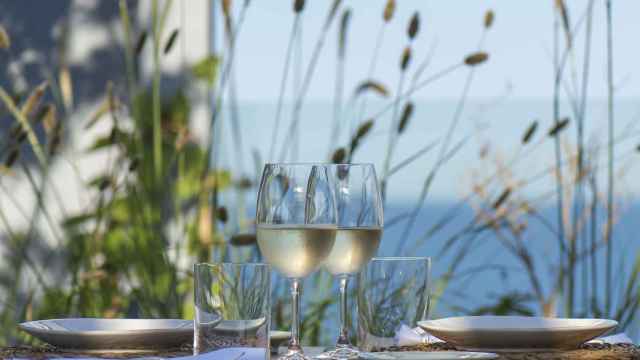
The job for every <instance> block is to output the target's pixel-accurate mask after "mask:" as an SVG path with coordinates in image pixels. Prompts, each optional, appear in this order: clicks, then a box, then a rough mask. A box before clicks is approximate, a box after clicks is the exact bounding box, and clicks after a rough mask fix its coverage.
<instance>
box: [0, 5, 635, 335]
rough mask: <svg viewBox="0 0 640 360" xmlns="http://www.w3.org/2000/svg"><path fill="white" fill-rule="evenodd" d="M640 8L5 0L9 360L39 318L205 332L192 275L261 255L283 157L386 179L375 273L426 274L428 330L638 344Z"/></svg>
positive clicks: (317, 313)
mask: <svg viewBox="0 0 640 360" xmlns="http://www.w3.org/2000/svg"><path fill="white" fill-rule="evenodd" d="M638 11H640V4H638V3H635V2H631V1H626V2H615V3H613V4H611V3H610V1H607V0H599V1H592V0H589V1H583V2H568V1H567V2H566V3H565V2H563V1H561V0H556V1H552V0H549V1H543V2H535V3H534V2H530V3H512V2H506V1H477V2H473V3H469V2H464V1H449V2H436V1H418V0H398V1H389V0H376V1H369V2H367V3H366V4H365V3H363V2H357V1H349V0H344V1H325V2H308V1H307V2H304V1H289V2H287V1H278V2H274V1H265V0H251V1H248V0H245V1H241V0H236V1H231V0H225V1H223V0H191V1H188V2H187V1H184V0H182V1H180V0H175V1H170V0H167V1H160V0H144V1H143V0H140V1H124V0H121V1H109V2H107V1H97V0H83V1H56V2H42V1H35V0H23V1H20V2H6V1H5V2H3V3H2V4H0V25H1V26H2V27H1V28H0V63H1V64H2V69H3V71H2V73H1V74H0V86H2V89H1V91H0V97H1V98H2V99H1V100H2V102H1V104H0V117H1V118H2V119H1V121H0V131H1V132H0V161H1V163H0V244H1V245H2V246H1V249H2V250H0V251H1V252H0V253H1V254H2V258H3V259H4V261H3V262H0V311H1V312H0V316H1V318H0V321H2V324H3V328H4V329H10V330H7V331H5V332H3V334H1V335H0V343H3V344H13V343H19V342H25V341H26V342H29V341H33V340H32V339H30V338H27V337H25V336H24V335H23V334H20V333H18V332H17V330H13V329H15V324H16V323H17V322H21V321H25V320H30V319H40V318H46V317H51V318H53V317H68V316H96V317H98V316H100V317H185V318H190V317H191V316H192V313H193V310H192V303H193V299H192V291H193V289H192V286H193V285H192V273H191V266H192V264H193V263H195V262H198V261H210V262H211V261H223V260H224V261H249V260H252V261H255V260H260V259H261V257H260V254H259V251H258V249H257V246H256V244H255V229H254V224H253V218H254V211H255V197H256V191H257V181H258V180H259V177H260V174H261V171H262V166H263V164H264V163H265V162H275V161H304V162H310V161H333V162H372V163H374V164H375V165H376V169H377V171H378V176H379V178H380V180H381V181H382V183H383V187H384V189H385V191H384V195H385V231H384V237H383V240H382V243H381V247H380V249H379V251H378V254H379V255H384V256H391V255H424V256H432V257H433V261H434V268H433V275H434V276H433V289H432V290H433V295H434V297H433V307H432V314H431V316H432V317H442V316H449V315H453V314H520V315H547V316H566V317H608V318H615V319H617V320H618V321H619V322H620V324H621V329H623V330H625V331H626V332H627V333H628V334H629V335H631V336H632V338H634V339H635V340H636V341H637V340H638V339H639V338H638V335H639V331H638V318H637V310H638V307H639V306H640V279H639V278H638V275H639V272H640V245H639V244H640V243H639V242H638V241H637V239H635V237H634V235H635V227H636V226H637V221H635V220H636V219H637V218H638V215H640V207H639V206H638V205H639V204H638V202H637V200H636V197H637V194H638V192H639V191H640V187H638V185H637V184H636V183H637V182H635V181H633V179H634V178H637V176H639V175H640V173H639V172H638V169H637V166H635V165H636V162H637V156H638V154H637V152H638V143H639V141H638V140H639V139H638V131H639V129H638V128H637V123H638V121H637V120H638V116H639V115H640V113H639V110H640V109H639V108H638V107H637V104H636V102H635V99H636V98H637V97H638V96H639V95H640V83H639V82H638V81H637V80H636V78H637V77H638V76H640V74H639V73H638V71H639V70H638V68H637V64H636V59H637V58H638V55H639V54H638V49H637V46H635V45H634V44H635V42H634V40H635V39H634V34H636V33H638V32H639V31H640V23H638V22H637V21H635V19H634V18H633V16H634V14H637V13H638ZM333 283H334V282H333V281H332V279H331V277H330V276H329V275H328V274H327V273H325V272H324V271H320V272H318V273H316V274H314V275H313V276H312V277H310V278H308V279H306V280H305V283H304V286H305V291H304V294H305V295H304V299H303V302H304V304H303V309H304V310H303V314H304V317H303V320H304V323H303V342H304V343H306V344H319V343H321V344H329V343H331V341H332V339H333V337H334V333H335V329H336V324H337V309H336V306H335V305H336V304H335V302H336V300H337V296H336V293H335V289H333V290H332V291H329V289H330V288H332V286H333ZM273 291H274V306H273V316H274V317H273V327H274V328H279V329H287V328H288V326H289V313H288V311H289V306H288V303H287V302H288V301H289V298H288V290H287V285H286V281H284V279H281V278H277V280H276V282H275V287H274V290H273ZM353 298H354V297H352V299H353Z"/></svg>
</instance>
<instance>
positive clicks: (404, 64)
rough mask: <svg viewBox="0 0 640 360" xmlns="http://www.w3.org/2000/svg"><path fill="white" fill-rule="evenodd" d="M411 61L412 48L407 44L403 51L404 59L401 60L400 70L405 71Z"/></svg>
mask: <svg viewBox="0 0 640 360" xmlns="http://www.w3.org/2000/svg"><path fill="white" fill-rule="evenodd" d="M410 63H411V48H410V47H409V46H407V47H406V48H404V51H402V59H401V60H400V70H402V71H405V70H407V67H409V64H410Z"/></svg>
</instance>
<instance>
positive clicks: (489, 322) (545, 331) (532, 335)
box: [418, 316, 618, 351]
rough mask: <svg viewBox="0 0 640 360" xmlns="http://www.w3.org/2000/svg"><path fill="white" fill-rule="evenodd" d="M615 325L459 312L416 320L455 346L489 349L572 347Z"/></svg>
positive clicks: (523, 349)
mask: <svg viewBox="0 0 640 360" xmlns="http://www.w3.org/2000/svg"><path fill="white" fill-rule="evenodd" d="M617 325H618V323H617V322H616V321H613V320H604V319H557V318H542V317H523V316H462V317H451V318H445V319H439V320H428V321H421V322H418V326H420V327H421V328H423V329H425V330H426V331H428V332H429V333H431V334H432V335H434V336H436V337H438V338H440V339H442V340H445V341H446V342H448V343H451V344H453V345H455V346H456V347H458V348H461V349H468V350H492V351H544V350H549V349H575V348H577V347H579V346H580V345H581V344H583V343H584V342H586V341H589V340H591V339H593V338H595V337H597V336H600V335H602V334H604V333H606V332H608V331H610V330H611V329H613V328H615V327H616V326H617Z"/></svg>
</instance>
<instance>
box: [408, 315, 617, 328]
mask: <svg viewBox="0 0 640 360" xmlns="http://www.w3.org/2000/svg"><path fill="white" fill-rule="evenodd" d="M483 317H485V318H486V316H452V317H446V318H441V319H434V320H423V321H419V322H418V323H417V325H418V326H420V327H421V328H423V329H425V330H427V331H429V330H430V329H437V330H438V331H446V332H468V331H481V332H505V331H509V332H551V331H580V330H596V329H598V330H599V329H613V328H615V327H616V326H618V322H617V321H615V320H611V319H596V318H584V319H581V318H550V317H539V316H534V317H532V316H490V317H492V318H496V319H499V318H511V319H522V318H526V319H542V320H554V321H566V322H570V321H576V320H579V321H589V320H591V321H593V322H594V323H593V324H591V325H589V324H584V325H564V326H553V327H549V328H542V327H526V326H527V325H524V326H523V327H520V328H506V327H502V328H500V327H495V328H488V327H467V328H460V327H445V326H443V325H440V324H438V323H436V322H442V321H451V320H453V319H468V318H476V319H477V318H483Z"/></svg>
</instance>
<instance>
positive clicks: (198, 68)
mask: <svg viewBox="0 0 640 360" xmlns="http://www.w3.org/2000/svg"><path fill="white" fill-rule="evenodd" d="M219 64H220V59H219V58H218V57H217V56H215V55H209V56H207V57H205V58H204V59H202V60H200V61H198V62H197V63H196V64H195V65H193V67H192V68H191V73H192V74H193V77H195V78H196V79H198V80H202V81H204V82H206V83H207V84H208V85H209V86H213V85H214V84H215V82H216V78H217V75H218V65H219Z"/></svg>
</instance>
